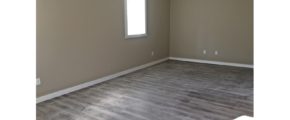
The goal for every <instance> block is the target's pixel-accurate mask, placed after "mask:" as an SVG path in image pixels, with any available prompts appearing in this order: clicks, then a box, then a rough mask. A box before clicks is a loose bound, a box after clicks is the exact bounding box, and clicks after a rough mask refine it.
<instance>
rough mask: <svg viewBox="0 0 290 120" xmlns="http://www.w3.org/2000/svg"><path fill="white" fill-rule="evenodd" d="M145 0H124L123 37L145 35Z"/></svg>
mask: <svg viewBox="0 0 290 120" xmlns="http://www.w3.org/2000/svg"><path fill="white" fill-rule="evenodd" d="M146 2H147V0H125V28H126V29H125V33H126V35H125V37H126V38H136V37H145V36H147V18H146V17H147V16H146V10H147V9H146V6H147V5H146V4H147V3H146Z"/></svg>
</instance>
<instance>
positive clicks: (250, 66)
mask: <svg viewBox="0 0 290 120" xmlns="http://www.w3.org/2000/svg"><path fill="white" fill-rule="evenodd" d="M169 59H170V60H178V61H186V62H197V63H207V64H215V65H226V66H234V67H244V68H254V66H253V65H249V64H240V63H230V62H220V61H210V60H200V59H190V58H178V57H169Z"/></svg>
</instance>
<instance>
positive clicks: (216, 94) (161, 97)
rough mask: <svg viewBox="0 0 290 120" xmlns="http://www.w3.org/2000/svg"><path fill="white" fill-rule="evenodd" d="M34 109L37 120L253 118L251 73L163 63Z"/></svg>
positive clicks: (45, 103) (179, 63)
mask: <svg viewBox="0 0 290 120" xmlns="http://www.w3.org/2000/svg"><path fill="white" fill-rule="evenodd" d="M36 109H37V120H232V119H234V118H236V117H239V116H241V115H249V116H252V115H253V69H249V68H238V67H229V66H218V65H209V64H200V63H189V62H180V61H167V62H164V63H161V64H158V65H155V66H152V67H149V68H146V69H143V70H139V71H137V72H134V73H131V74H128V75H125V76H122V77H118V78H115V79H113V80H110V81H107V82H104V83H101V84H98V85H95V86H92V87H89V88H86V89H83V90H80V91H77V92H74V93H71V94H67V95H64V96H62V97H59V98H55V99H53V100H49V101H46V102H43V103H39V104H37V108H36Z"/></svg>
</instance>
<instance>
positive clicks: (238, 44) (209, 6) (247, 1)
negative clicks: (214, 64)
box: [170, 0, 253, 64]
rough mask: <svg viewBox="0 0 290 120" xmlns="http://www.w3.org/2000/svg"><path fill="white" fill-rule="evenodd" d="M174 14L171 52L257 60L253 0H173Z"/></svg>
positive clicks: (220, 59) (172, 18) (209, 58)
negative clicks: (204, 53)
mask: <svg viewBox="0 0 290 120" xmlns="http://www.w3.org/2000/svg"><path fill="white" fill-rule="evenodd" d="M170 17H171V24H170V26H171V29H170V56H172V57H182V58H194V59H204V60H215V61H225V62H236V63H246V64H253V0H171V16H170ZM204 49H205V50H207V54H206V55H203V50H204ZM215 50H218V51H219V55H218V56H215V55H214V51H215Z"/></svg>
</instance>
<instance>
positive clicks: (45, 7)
mask: <svg viewBox="0 0 290 120" xmlns="http://www.w3.org/2000/svg"><path fill="white" fill-rule="evenodd" d="M123 5H124V4H123V0H37V77H40V79H41V82H42V84H41V85H40V86H38V87H37V96H42V95H45V94H48V93H52V92H55V91H58V90H61V89H65V88H68V87H72V86H75V85H78V84H81V83H84V82H88V81H91V80H94V79H97V78H100V77H102V76H106V75H110V74H113V73H117V72H120V71H122V70H126V69H128V68H132V67H135V66H139V65H142V64H145V63H148V62H150V61H154V60H158V59H161V58H164V57H168V56H169V52H168V49H169V48H168V47H169V41H168V40H169V14H170V13H169V11H170V1H169V0H149V2H148V8H149V9H148V17H149V20H148V24H149V28H148V29H149V30H148V31H149V36H148V37H147V38H139V39H129V40H125V39H124V24H123V23H124V16H123V10H124V8H123ZM151 51H155V56H154V57H151Z"/></svg>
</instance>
